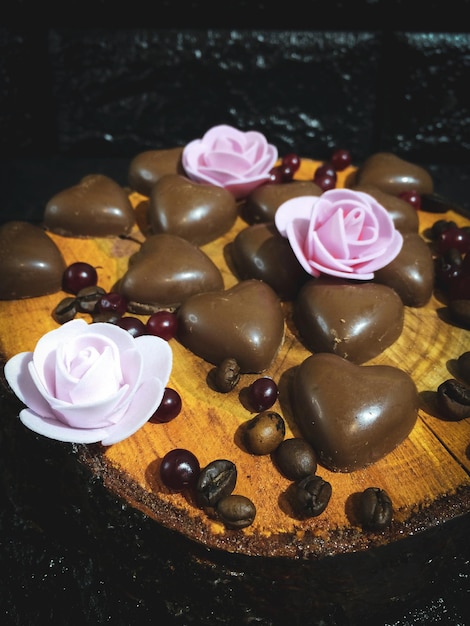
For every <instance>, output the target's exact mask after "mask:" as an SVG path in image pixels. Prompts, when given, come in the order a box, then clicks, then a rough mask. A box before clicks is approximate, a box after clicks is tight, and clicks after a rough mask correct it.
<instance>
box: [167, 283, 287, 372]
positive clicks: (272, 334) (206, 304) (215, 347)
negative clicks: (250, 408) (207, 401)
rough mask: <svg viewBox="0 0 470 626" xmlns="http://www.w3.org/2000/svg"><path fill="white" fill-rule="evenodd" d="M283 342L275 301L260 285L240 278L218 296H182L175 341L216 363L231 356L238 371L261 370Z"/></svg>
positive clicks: (271, 359)
mask: <svg viewBox="0 0 470 626" xmlns="http://www.w3.org/2000/svg"><path fill="white" fill-rule="evenodd" d="M283 338H284V315H283V311H282V308H281V304H280V301H279V298H278V297H277V295H276V294H275V292H274V291H273V290H272V289H271V287H269V285H267V284H266V283H264V282H262V281H259V280H246V281H242V282H240V283H238V284H237V285H235V286H234V287H232V288H231V289H228V290H226V291H224V292H213V293H201V294H198V295H195V296H193V297H191V298H188V299H187V300H186V301H185V302H184V303H183V304H182V306H181V307H180V309H179V310H178V339H179V341H180V342H181V343H182V344H183V345H184V346H186V347H187V348H188V349H189V350H191V351H192V352H194V353H195V354H196V355H198V356H200V357H201V358H203V359H205V360H206V361H209V362H210V363H214V364H215V365H219V364H220V363H222V361H223V360H224V359H227V358H234V359H235V360H236V361H237V363H238V365H239V367H240V372H241V373H247V372H262V371H264V370H265V369H267V368H268V367H269V366H270V364H271V363H272V361H273V359H274V357H275V356H276V354H277V352H278V351H279V348H280V346H281V344H282V340H283Z"/></svg>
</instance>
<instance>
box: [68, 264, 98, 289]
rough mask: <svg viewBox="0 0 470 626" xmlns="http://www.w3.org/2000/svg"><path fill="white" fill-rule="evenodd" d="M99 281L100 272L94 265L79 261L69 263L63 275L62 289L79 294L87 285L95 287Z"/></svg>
mask: <svg viewBox="0 0 470 626" xmlns="http://www.w3.org/2000/svg"><path fill="white" fill-rule="evenodd" d="M97 282H98V274H97V272H96V269H95V268H94V267H93V265H90V264H89V263H84V262H82V261H77V262H76V263H72V264H71V265H69V266H68V267H67V268H66V270H65V271H64V274H63V276H62V289H63V290H64V291H66V292H67V293H73V294H77V293H78V292H79V291H81V290H82V289H84V288H85V287H93V286H94V285H96V284H97Z"/></svg>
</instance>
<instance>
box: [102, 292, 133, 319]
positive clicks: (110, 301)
mask: <svg viewBox="0 0 470 626" xmlns="http://www.w3.org/2000/svg"><path fill="white" fill-rule="evenodd" d="M97 307H98V311H99V312H100V313H113V314H114V315H119V316H121V315H124V313H125V312H126V311H127V300H126V298H125V297H124V296H123V295H121V294H120V293H117V292H115V291H111V292H110V293H106V294H105V295H104V296H102V297H101V298H100V299H99V301H98V305H97Z"/></svg>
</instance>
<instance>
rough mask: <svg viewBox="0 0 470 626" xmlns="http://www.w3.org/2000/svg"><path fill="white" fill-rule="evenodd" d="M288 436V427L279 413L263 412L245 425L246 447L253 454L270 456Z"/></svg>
mask: <svg viewBox="0 0 470 626" xmlns="http://www.w3.org/2000/svg"><path fill="white" fill-rule="evenodd" d="M285 434H286V425H285V422H284V420H283V419H282V417H281V416H280V415H279V413H276V412H275V411H263V412H262V413H259V414H258V415H256V416H255V417H253V418H252V419H251V420H249V421H248V422H247V423H246V425H245V445H246V447H247V448H248V451H249V452H251V453H252V454H270V453H271V452H273V450H275V449H276V448H277V447H278V445H279V444H280V443H281V441H282V440H283V439H284V437H285Z"/></svg>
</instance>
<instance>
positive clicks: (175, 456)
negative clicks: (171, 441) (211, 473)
mask: <svg viewBox="0 0 470 626" xmlns="http://www.w3.org/2000/svg"><path fill="white" fill-rule="evenodd" d="M200 471H201V468H200V465H199V461H198V460H197V458H196V456H195V455H194V454H193V453H192V452H190V451H189V450H185V449H184V448H175V449H174V450H171V451H170V452H167V454H165V456H164V457H163V459H162V463H161V465H160V478H161V480H162V482H163V484H164V485H165V486H166V487H168V488H169V489H172V490H173V491H183V489H186V488H187V487H193V486H194V485H195V484H196V482H197V479H198V478H199V473H200Z"/></svg>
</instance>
